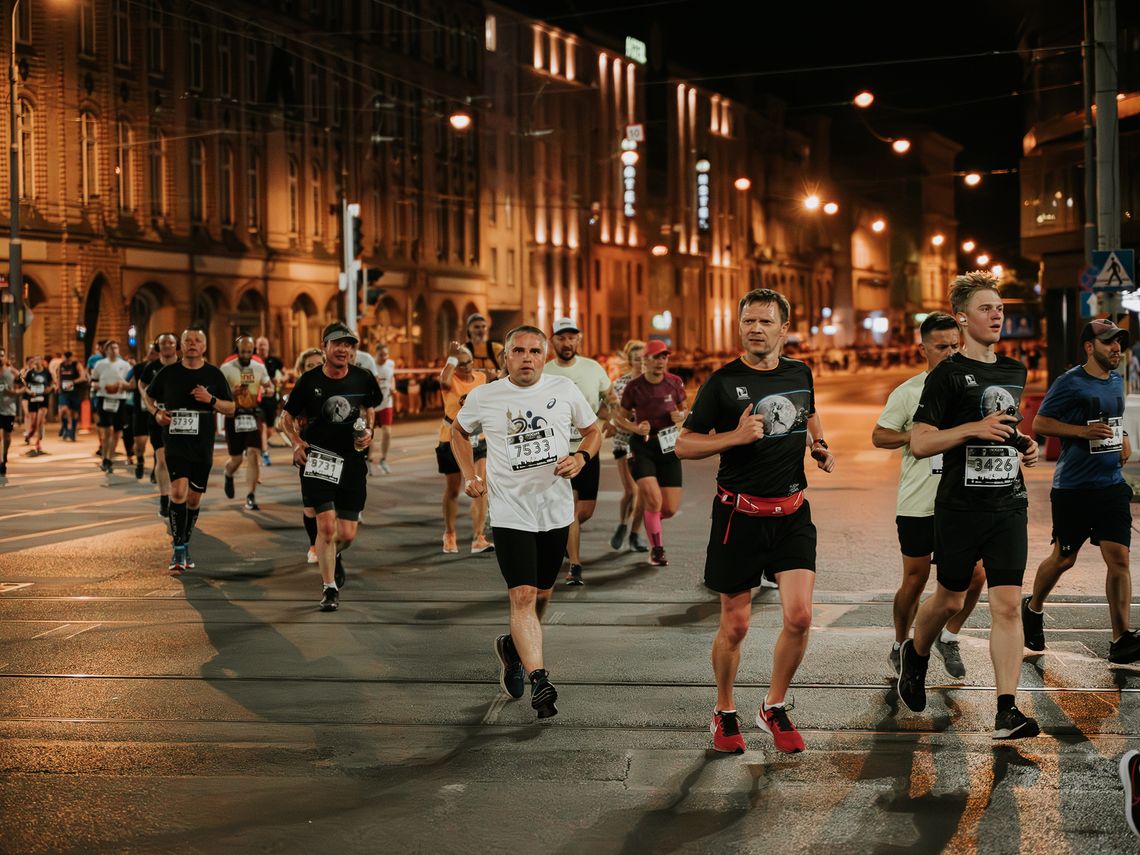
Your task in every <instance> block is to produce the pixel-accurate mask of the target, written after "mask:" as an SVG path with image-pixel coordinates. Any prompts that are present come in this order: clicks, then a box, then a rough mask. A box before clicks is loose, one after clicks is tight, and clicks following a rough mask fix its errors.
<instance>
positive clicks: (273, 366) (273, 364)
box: [261, 356, 285, 398]
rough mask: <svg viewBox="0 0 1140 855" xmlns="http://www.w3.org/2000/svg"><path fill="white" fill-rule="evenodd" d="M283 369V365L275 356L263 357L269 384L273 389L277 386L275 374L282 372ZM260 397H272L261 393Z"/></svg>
mask: <svg viewBox="0 0 1140 855" xmlns="http://www.w3.org/2000/svg"><path fill="white" fill-rule="evenodd" d="M284 368H285V363H284V362H282V361H281V360H280V359H278V358H277V357H276V356H267V357H265V370H266V371H268V372H269V382H271V383H273V384H274V386H275V387H276V385H277V372H278V371H283V370H284ZM261 397H262V398H268V397H272V396H270V395H266V394H264V393H263V394H262V396H261Z"/></svg>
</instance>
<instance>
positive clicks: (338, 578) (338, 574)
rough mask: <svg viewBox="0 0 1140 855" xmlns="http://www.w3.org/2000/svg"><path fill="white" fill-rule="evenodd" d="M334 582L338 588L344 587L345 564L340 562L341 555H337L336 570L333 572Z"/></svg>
mask: <svg viewBox="0 0 1140 855" xmlns="http://www.w3.org/2000/svg"><path fill="white" fill-rule="evenodd" d="M333 581H334V582H336V586H337V588H343V587H344V562H342V561H341V560H340V553H339V552H338V553H337V554H336V569H335V570H333Z"/></svg>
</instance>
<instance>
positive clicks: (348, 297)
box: [340, 199, 360, 330]
mask: <svg viewBox="0 0 1140 855" xmlns="http://www.w3.org/2000/svg"><path fill="white" fill-rule="evenodd" d="M340 206H341V207H340V234H341V240H340V249H341V274H340V289H341V290H342V291H344V292H345V293H344V322H345V323H346V324H348V325H349V327H351V328H352V329H353V330H356V320H357V304H356V296H357V295H356V270H357V266H358V264H357V261H356V255H357V253H358V252H359V251H360V248H359V247H358V246H357V245H356V239H357V234H358V232H359V226H358V224H359V223H360V205H359V204H357V203H355V202H351V203H350V202H348V201H347V200H346V199H342V200H341V203H340Z"/></svg>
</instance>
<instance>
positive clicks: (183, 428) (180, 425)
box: [169, 410, 198, 436]
mask: <svg viewBox="0 0 1140 855" xmlns="http://www.w3.org/2000/svg"><path fill="white" fill-rule="evenodd" d="M169 433H170V435H171V436H197V435H198V411H197V410H171V412H170V428H169Z"/></svg>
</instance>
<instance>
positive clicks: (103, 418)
mask: <svg viewBox="0 0 1140 855" xmlns="http://www.w3.org/2000/svg"><path fill="white" fill-rule="evenodd" d="M99 403H100V406H99V427H101V428H113V429H114V430H122V429H123V426H124V425H125V424H126V419H125V417H126V415H127V405H126V404H124V403H122V402H120V403H119V409H117V410H115V412H113V413H111V412H108V411H107V410H105V409H103V401H100V402H99Z"/></svg>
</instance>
